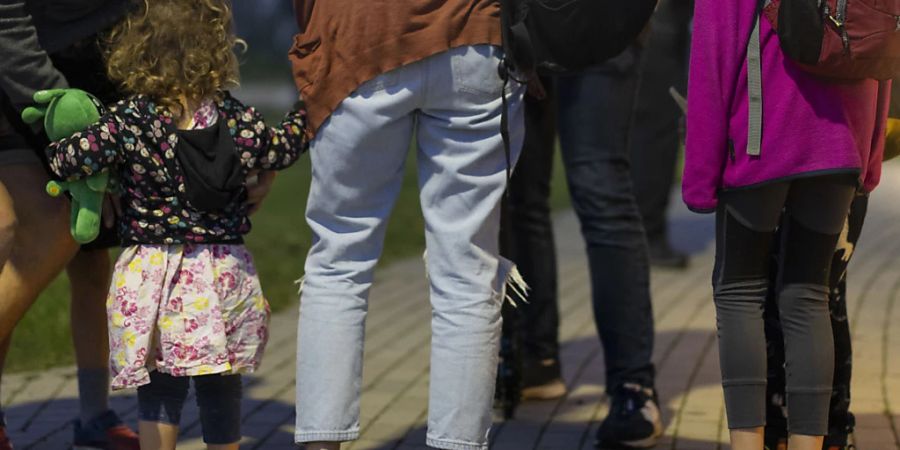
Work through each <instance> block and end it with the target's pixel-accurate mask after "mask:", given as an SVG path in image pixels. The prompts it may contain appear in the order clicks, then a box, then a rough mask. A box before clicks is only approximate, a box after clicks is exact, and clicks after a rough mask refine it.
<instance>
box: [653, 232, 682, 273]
mask: <svg viewBox="0 0 900 450" xmlns="http://www.w3.org/2000/svg"><path fill="white" fill-rule="evenodd" d="M647 250H648V255H649V256H650V265H651V266H656V267H663V268H668V269H684V268H686V267H687V265H688V257H687V255H685V254H684V253H681V252H679V251H678V250H675V249H673V248H672V246H671V245H670V244H669V240H668V239H667V238H665V237H660V238H648V241H647Z"/></svg>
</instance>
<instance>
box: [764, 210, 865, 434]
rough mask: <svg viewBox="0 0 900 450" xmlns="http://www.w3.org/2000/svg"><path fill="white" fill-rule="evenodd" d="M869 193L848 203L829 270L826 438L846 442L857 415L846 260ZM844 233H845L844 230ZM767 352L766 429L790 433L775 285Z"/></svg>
mask: <svg viewBox="0 0 900 450" xmlns="http://www.w3.org/2000/svg"><path fill="white" fill-rule="evenodd" d="M868 204H869V197H868V196H865V195H860V196H857V197H856V198H855V199H854V200H853V203H852V204H851V206H850V215H849V217H848V219H847V224H846V229H845V232H846V236H844V238H843V239H841V240H840V241H839V242H838V246H837V251H835V253H834V256H833V257H832V259H831V269H830V270H831V274H830V275H831V276H830V278H829V286H828V310H829V312H830V313H831V332H832V335H833V337H834V380H833V383H832V391H831V404H830V408H829V412H828V435H827V436H826V438H825V444H826V445H829V446H837V447H844V446H846V445H847V440H848V437H849V435H850V433H851V432H852V431H853V426H854V418H853V415H852V414H851V413H850V377H851V373H852V369H853V353H852V348H851V345H850V322H849V320H848V318H847V266H848V264H850V259H851V257H852V256H853V249H854V248H855V247H856V245H857V243H858V242H859V237H860V235H861V234H862V229H863V223H864V222H865V218H866V210H867V208H868ZM842 236H843V234H842ZM777 242H778V240H776V248H775V250H774V251H773V262H774V264H773V265H772V275H771V278H772V279H774V277H775V275H776V274H777V270H778V260H779V258H778V255H779V253H780V249H779V248H778V245H777ZM764 320H765V330H766V343H767V354H768V385H767V395H766V398H767V399H768V401H767V403H766V407H767V408H766V435H767V436H770V435H771V436H775V437H778V438H786V437H787V435H788V432H787V415H786V414H785V408H786V406H787V405H786V402H785V392H784V391H785V371H784V360H785V355H784V335H783V333H782V332H781V321H780V318H779V314H778V308H777V306H776V304H775V290H774V289H773V288H770V289H769V296H768V298H767V300H766V311H765V315H764Z"/></svg>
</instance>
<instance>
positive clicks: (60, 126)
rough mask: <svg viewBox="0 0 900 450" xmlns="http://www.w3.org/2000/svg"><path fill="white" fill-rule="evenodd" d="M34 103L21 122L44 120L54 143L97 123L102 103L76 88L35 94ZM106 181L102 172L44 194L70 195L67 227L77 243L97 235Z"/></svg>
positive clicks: (57, 183) (60, 183) (50, 185)
mask: <svg viewBox="0 0 900 450" xmlns="http://www.w3.org/2000/svg"><path fill="white" fill-rule="evenodd" d="M34 101H35V103H37V106H33V107H28V108H25V110H24V111H23V112H22V120H24V121H25V122H26V123H30V124H34V123H37V122H38V121H39V120H42V119H43V121H44V130H45V131H46V132H47V137H49V138H50V139H51V140H54V141H56V140H59V139H63V138H67V137H70V136H72V135H73V134H75V133H77V132H79V131H83V130H85V129H86V128H88V127H89V126H91V125H93V124H95V123H97V122H98V121H99V120H100V109H101V108H102V104H101V103H100V102H99V101H98V100H97V99H96V98H94V97H93V96H92V95H90V94H88V93H87V92H84V91H82V90H79V89H52V90H47V91H38V92H36V93H35V94H34ZM109 182H110V179H109V174H108V173H105V172H104V173H100V174H96V175H93V176H90V177H87V178H83V179H79V180H73V181H68V182H63V181H51V182H50V183H48V184H47V193H48V194H50V195H51V196H53V197H58V196H60V195H62V193H63V192H65V191H68V192H69V194H70V195H71V197H72V201H71V209H72V215H71V223H70V224H69V228H70V230H71V233H72V237H73V238H74V239H75V241H76V242H78V243H81V244H86V243H88V242H91V241H93V240H94V239H96V238H97V236H98V235H99V234H100V221H101V213H102V207H103V197H104V196H105V195H106V189H107V187H108V186H109Z"/></svg>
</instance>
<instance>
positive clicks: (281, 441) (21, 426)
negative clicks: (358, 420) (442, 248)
mask: <svg viewBox="0 0 900 450" xmlns="http://www.w3.org/2000/svg"><path fill="white" fill-rule="evenodd" d="M885 178H886V180H885V182H884V184H883V186H882V187H881V189H880V190H879V191H878V192H877V193H876V194H875V196H874V197H873V200H872V205H871V207H870V216H869V219H868V223H867V224H866V232H865V234H864V236H863V241H862V242H861V243H860V246H859V249H858V253H857V255H856V257H855V262H854V264H853V266H852V267H851V269H850V272H851V278H850V279H851V304H850V309H851V311H850V320H851V323H852V329H853V332H854V337H853V339H854V341H853V344H854V351H855V353H854V385H853V411H854V412H855V413H856V414H857V420H858V430H857V445H858V448H859V449H860V450H894V449H896V450H900V439H898V432H900V356H898V355H900V327H898V326H895V327H891V324H894V325H900V305H898V297H900V270H898V268H900V202H898V201H897V197H898V196H900V165H892V166H889V167H887V168H886V173H885ZM673 222H674V224H673V225H674V236H675V239H676V243H677V244H678V246H680V247H682V248H686V249H689V250H691V251H694V252H696V255H695V257H694V258H693V261H692V265H691V267H690V269H689V270H687V271H684V272H672V271H657V272H654V273H653V294H654V315H655V319H656V326H657V339H656V351H655V354H654V360H655V362H656V364H657V368H658V371H659V378H658V387H659V390H660V397H661V399H662V402H663V414H664V420H665V427H666V435H665V438H664V439H663V441H662V442H661V444H660V445H659V447H658V448H660V449H673V450H674V449H686V450H705V449H721V448H727V445H726V444H724V443H725V442H726V436H727V432H726V430H725V428H724V419H723V402H722V393H721V388H720V386H719V368H718V356H717V349H716V341H715V333H714V326H713V324H714V311H713V304H712V300H711V297H710V291H711V289H710V283H709V280H710V273H711V270H712V269H711V261H712V242H711V236H712V230H713V224H712V222H711V218H710V217H708V216H698V215H692V214H689V213H687V212H686V211H683V210H679V211H676V213H675V214H674V220H673ZM556 232H557V242H558V245H559V249H558V252H559V261H560V271H561V278H560V289H561V293H562V299H561V304H560V310H561V318H562V330H561V336H560V337H561V339H562V342H563V346H562V359H563V369H564V373H563V375H564V377H565V380H566V382H567V383H568V385H569V386H570V387H571V392H570V394H569V395H568V396H567V397H565V398H563V399H561V400H559V401H551V402H539V403H527V404H524V405H522V406H521V407H520V409H519V411H518V414H517V417H516V419H515V420H512V421H508V422H503V421H501V420H499V419H498V421H497V424H496V426H495V427H494V431H493V434H492V436H493V442H494V445H493V447H492V448H494V449H497V450H522V449H535V450H537V449H541V450H579V449H589V448H592V447H591V443H592V440H593V435H594V433H595V431H596V426H597V423H598V420H600V419H602V418H603V417H604V416H605V413H606V410H607V400H606V398H605V397H604V394H603V389H602V385H603V377H604V375H603V355H602V353H601V351H600V345H599V342H598V341H597V338H596V333H595V331H594V324H593V319H592V314H591V306H590V302H589V285H588V277H587V272H586V269H585V267H586V262H585V255H584V251H583V245H582V242H581V240H580V235H579V232H578V226H577V223H576V221H575V219H574V217H573V216H572V214H571V213H563V214H560V215H559V216H558V217H557V220H556ZM377 278H378V281H377V282H376V287H375V288H374V290H373V293H372V300H371V308H370V313H369V314H370V316H369V320H368V330H367V338H368V341H367V348H366V360H365V376H364V394H363V400H362V416H363V420H362V423H363V427H364V428H363V434H362V439H361V440H360V441H358V442H356V443H354V444H353V445H351V446H349V448H351V449H353V450H363V449H377V450H391V449H401V450H411V449H424V448H425V447H424V440H425V439H424V434H425V432H424V423H425V415H426V401H427V385H428V352H429V350H428V343H429V330H428V323H429V319H430V311H429V306H428V301H427V298H426V292H427V289H426V285H425V280H424V276H423V267H422V264H421V262H420V260H419V259H418V258H414V259H410V260H408V261H404V262H401V263H398V264H394V265H392V266H390V267H388V268H386V269H383V270H381V271H380V272H379V274H378V277H377ZM295 326H296V313H295V311H288V312H285V313H282V314H280V315H278V316H276V317H274V319H273V326H272V338H271V342H270V345H269V351H268V354H267V355H266V360H265V363H264V364H263V367H262V370H261V371H260V372H259V373H258V374H257V375H255V376H252V377H248V378H247V381H246V389H245V392H246V397H247V400H246V401H245V404H244V422H243V430H244V433H245V441H244V446H243V448H247V449H272V450H277V449H290V448H293V447H292V432H293V416H294V347H295V344H294V339H295ZM3 383H4V384H3V389H2V392H3V395H4V397H3V403H4V404H5V405H6V407H7V408H8V410H7V412H8V418H9V421H10V431H11V432H12V438H13V440H14V442H15V443H16V444H17V448H19V449H48V450H52V449H63V448H67V444H68V439H69V437H70V436H71V425H70V422H69V421H70V419H71V418H73V417H74V416H75V415H76V410H77V401H76V400H75V392H76V386H75V378H74V369H73V368H71V367H66V368H60V369H54V370H48V371H42V372H38V373H27V374H19V375H14V376H8V377H6V378H5V379H4V380H3ZM113 405H114V407H115V408H116V410H117V411H119V412H120V413H121V414H122V416H123V417H125V418H126V419H128V420H129V421H131V422H132V423H133V421H134V420H135V399H134V396H133V393H126V394H124V395H118V396H116V397H115V398H114V399H113ZM188 405H189V406H188V408H187V409H188V410H187V411H186V417H185V421H184V424H183V425H184V439H183V440H184V445H183V446H182V448H186V449H195V448H202V447H201V444H200V440H199V432H200V430H199V425H198V422H197V420H196V417H197V415H196V407H195V406H194V405H193V402H189V403H188Z"/></svg>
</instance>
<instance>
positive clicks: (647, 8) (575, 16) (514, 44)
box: [500, 0, 657, 74]
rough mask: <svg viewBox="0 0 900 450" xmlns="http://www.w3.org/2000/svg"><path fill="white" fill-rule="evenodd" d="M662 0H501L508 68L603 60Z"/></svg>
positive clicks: (568, 66)
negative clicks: (658, 0)
mask: <svg viewBox="0 0 900 450" xmlns="http://www.w3.org/2000/svg"><path fill="white" fill-rule="evenodd" d="M656 3H657V0H624V1H622V0H500V10H501V20H502V24H503V47H504V50H505V52H506V57H507V64H508V67H510V68H513V69H515V70H516V71H518V72H519V73H522V74H532V73H535V72H537V73H545V74H553V73H562V72H570V71H577V70H581V69H584V68H587V67H590V66H593V65H596V64H600V63H602V62H604V61H606V60H608V59H610V58H612V57H614V56H616V55H618V54H619V53H621V52H622V51H623V50H625V48H627V47H628V46H629V45H630V44H631V43H632V42H634V40H635V39H636V38H637V36H638V34H640V32H641V30H643V29H644V27H645V26H646V25H647V22H648V21H649V20H650V15H651V14H652V13H653V10H654V9H655V8H656Z"/></svg>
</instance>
